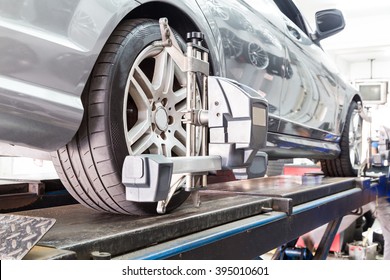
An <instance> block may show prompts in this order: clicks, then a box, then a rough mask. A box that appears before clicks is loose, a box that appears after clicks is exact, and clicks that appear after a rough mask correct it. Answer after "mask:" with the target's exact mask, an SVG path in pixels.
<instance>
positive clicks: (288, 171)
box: [283, 164, 321, 176]
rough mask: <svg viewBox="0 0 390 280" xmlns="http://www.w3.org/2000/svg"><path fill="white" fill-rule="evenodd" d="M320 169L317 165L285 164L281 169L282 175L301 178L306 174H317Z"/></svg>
mask: <svg viewBox="0 0 390 280" xmlns="http://www.w3.org/2000/svg"><path fill="white" fill-rule="evenodd" d="M319 172H321V168H320V167H319V166H317V165H294V164H286V165H285V166H284V167H283V174H284V175H292V176H303V175H305V174H308V173H319Z"/></svg>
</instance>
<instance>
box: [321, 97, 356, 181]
mask: <svg viewBox="0 0 390 280" xmlns="http://www.w3.org/2000/svg"><path fill="white" fill-rule="evenodd" d="M362 129H363V119H362V117H361V116H360V115H359V112H358V104H357V103H356V102H355V101H353V102H352V103H351V105H350V107H349V110H348V114H347V118H346V123H345V125H344V130H343V133H342V135H341V141H340V149H341V152H340V155H339V157H338V158H336V159H333V160H322V161H321V166H322V171H323V172H324V174H325V175H326V176H331V177H356V176H357V175H358V172H359V169H360V168H361V164H362V155H363V147H362V144H363V132H362Z"/></svg>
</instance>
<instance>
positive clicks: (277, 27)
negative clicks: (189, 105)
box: [198, 0, 286, 131]
mask: <svg viewBox="0 0 390 280" xmlns="http://www.w3.org/2000/svg"><path fill="white" fill-rule="evenodd" d="M198 3H199V6H200V7H201V8H202V10H203V12H204V14H205V16H206V18H207V20H208V22H209V24H210V27H211V28H212V30H213V33H214V36H215V38H216V40H217V43H218V46H219V48H220V53H221V58H220V60H221V61H222V62H223V63H224V67H223V68H224V69H226V77H228V78H231V79H234V80H236V81H238V82H240V83H243V84H245V85H248V86H249V87H251V88H253V89H255V90H256V91H258V92H259V94H261V95H262V96H263V97H265V98H266V99H267V100H268V102H269V104H270V106H269V113H270V119H269V120H270V121H269V130H270V131H276V130H277V129H278V126H279V121H278V116H279V114H280V113H279V106H280V104H281V101H280V98H281V93H282V89H283V82H284V76H285V75H286V73H285V67H284V65H285V54H286V50H285V44H284V40H285V37H284V34H283V22H282V21H281V18H280V12H279V11H278V8H277V6H276V5H275V4H274V2H273V1H272V0H245V1H243V0H239V1H237V0H223V1H222V0H198Z"/></svg>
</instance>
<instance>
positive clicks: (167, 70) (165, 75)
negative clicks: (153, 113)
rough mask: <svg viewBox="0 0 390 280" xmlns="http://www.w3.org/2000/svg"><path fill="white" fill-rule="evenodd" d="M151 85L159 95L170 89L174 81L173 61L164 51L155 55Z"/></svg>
mask: <svg viewBox="0 0 390 280" xmlns="http://www.w3.org/2000/svg"><path fill="white" fill-rule="evenodd" d="M155 60H156V63H155V68H154V75H153V82H152V83H153V87H154V89H155V90H156V92H157V93H158V94H159V95H162V94H164V93H165V94H166V93H168V92H171V91H172V87H173V81H174V62H173V60H172V58H171V57H170V56H169V54H168V53H167V52H166V51H162V52H161V53H160V54H159V55H157V56H156V57H155Z"/></svg>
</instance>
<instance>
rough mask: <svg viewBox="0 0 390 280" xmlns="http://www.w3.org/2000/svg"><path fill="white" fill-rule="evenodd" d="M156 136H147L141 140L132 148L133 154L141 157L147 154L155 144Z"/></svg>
mask: <svg viewBox="0 0 390 280" xmlns="http://www.w3.org/2000/svg"><path fill="white" fill-rule="evenodd" d="M154 138H155V136H154V135H153V134H151V135H145V137H143V138H142V139H140V140H139V141H138V142H137V143H136V144H135V145H133V146H132V152H133V154H134V155H141V154H143V153H145V152H146V151H147V150H148V149H149V148H150V147H151V146H152V145H153V144H154V143H155V142H154Z"/></svg>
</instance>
